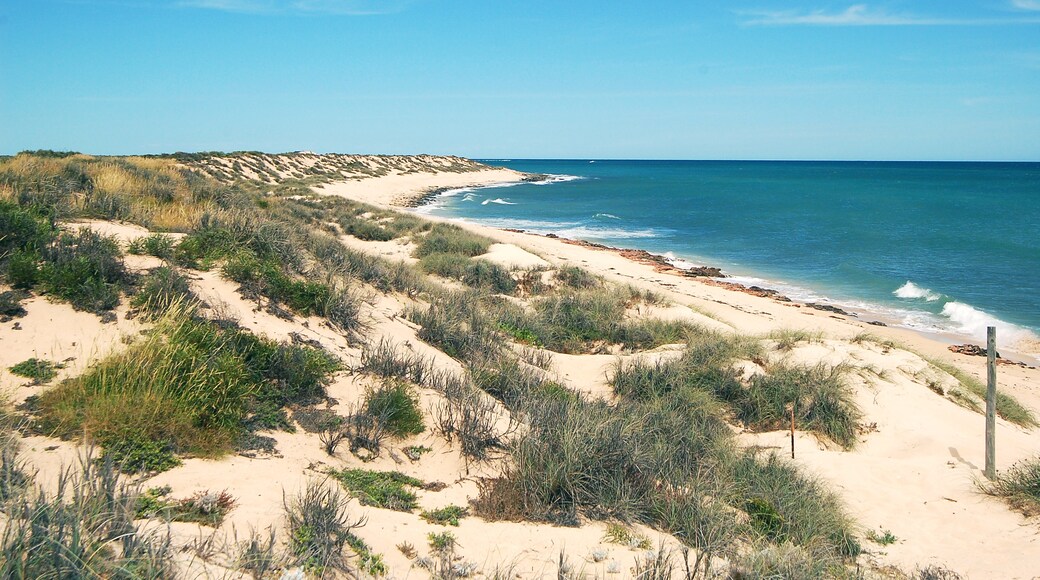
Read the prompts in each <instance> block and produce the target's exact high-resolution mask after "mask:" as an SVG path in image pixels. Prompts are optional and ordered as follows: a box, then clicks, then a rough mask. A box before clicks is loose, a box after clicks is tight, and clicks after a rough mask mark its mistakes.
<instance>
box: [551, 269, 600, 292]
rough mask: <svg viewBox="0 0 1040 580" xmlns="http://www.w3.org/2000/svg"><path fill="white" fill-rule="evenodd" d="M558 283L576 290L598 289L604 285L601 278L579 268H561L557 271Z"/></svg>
mask: <svg viewBox="0 0 1040 580" xmlns="http://www.w3.org/2000/svg"><path fill="white" fill-rule="evenodd" d="M556 281H557V282H560V283H561V284H563V285H564V286H567V287H568V288H574V289H576V290H585V289H588V288H597V287H599V286H602V285H603V281H602V280H601V279H600V278H599V277H597V276H595V275H593V274H591V273H590V272H589V271H588V270H584V269H582V268H579V267H577V266H563V267H561V268H560V269H559V270H557V271H556Z"/></svg>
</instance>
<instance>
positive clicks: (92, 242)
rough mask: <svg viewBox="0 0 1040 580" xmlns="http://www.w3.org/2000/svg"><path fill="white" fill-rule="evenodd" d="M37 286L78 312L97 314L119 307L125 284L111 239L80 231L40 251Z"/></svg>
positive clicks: (125, 277) (120, 261)
mask: <svg viewBox="0 0 1040 580" xmlns="http://www.w3.org/2000/svg"><path fill="white" fill-rule="evenodd" d="M42 260H43V261H42V263H41V265H40V270H39V280H40V285H41V286H42V288H43V290H44V291H45V292H47V293H49V294H52V295H54V296H57V297H59V298H61V299H63V300H67V301H68V302H69V303H71V304H72V306H73V307H75V308H76V309H78V310H86V311H88V312H101V311H105V310H111V309H113V308H115V307H116V306H117V305H118V304H119V294H120V290H121V288H122V286H123V285H124V283H125V282H126V280H127V273H126V269H125V268H124V266H123V260H122V258H121V257H120V252H119V244H118V242H116V240H115V238H110V237H104V236H102V235H100V234H97V233H95V232H93V231H91V230H89V229H86V228H83V229H81V230H79V232H78V233H75V234H71V233H63V234H61V235H60V236H59V237H58V239H57V240H55V242H54V243H53V244H51V245H49V246H47V247H45V248H44V249H43V251H42Z"/></svg>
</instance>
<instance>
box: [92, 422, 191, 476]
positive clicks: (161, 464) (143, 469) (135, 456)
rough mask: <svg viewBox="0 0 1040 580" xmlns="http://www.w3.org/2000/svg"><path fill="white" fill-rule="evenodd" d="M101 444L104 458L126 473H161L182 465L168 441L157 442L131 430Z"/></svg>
mask: <svg viewBox="0 0 1040 580" xmlns="http://www.w3.org/2000/svg"><path fill="white" fill-rule="evenodd" d="M101 443H102V445H103V446H104V454H103V455H102V457H103V458H104V459H107V460H111V461H112V463H114V464H115V465H116V466H118V467H119V469H120V470H121V471H123V472H125V473H161V472H163V471H166V470H169V469H173V468H174V467H177V466H178V465H180V464H181V461H180V460H179V459H177V458H176V457H175V456H174V454H173V451H174V450H173V445H171V444H170V443H169V442H168V441H155V440H152V439H149V438H147V437H143V436H142V434H140V433H137V432H134V431H132V430H130V429H127V430H125V431H124V432H122V433H114V434H108V435H107V436H105V437H104V438H103V439H102V441H101Z"/></svg>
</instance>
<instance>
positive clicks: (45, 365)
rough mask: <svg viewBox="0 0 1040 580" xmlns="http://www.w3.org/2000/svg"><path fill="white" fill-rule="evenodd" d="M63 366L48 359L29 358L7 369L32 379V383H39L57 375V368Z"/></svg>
mask: <svg viewBox="0 0 1040 580" xmlns="http://www.w3.org/2000/svg"><path fill="white" fill-rule="evenodd" d="M63 366H64V365H61V364H57V363H53V362H51V361H49V360H44V359H39V358H30V359H27V360H23V361H22V362H20V363H18V364H16V365H14V366H13V367H11V368H10V369H8V370H10V371H11V372H12V373H14V374H16V375H18V376H20V377H25V378H27V379H32V381H33V384H35V385H39V384H43V383H46V382H47V381H49V380H51V379H53V378H54V377H56V376H58V369H60V368H62V367H63Z"/></svg>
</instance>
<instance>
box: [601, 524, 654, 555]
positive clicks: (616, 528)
mask: <svg viewBox="0 0 1040 580" xmlns="http://www.w3.org/2000/svg"><path fill="white" fill-rule="evenodd" d="M603 541H604V542H610V543H611V544H617V545H619V546H625V547H626V548H632V549H637V550H649V549H650V548H651V546H652V545H653V544H651V543H650V538H647V537H646V536H644V535H642V534H637V533H636V532H634V531H632V530H631V529H630V528H628V527H625V526H623V525H621V524H618V523H612V524H608V525H607V531H606V532H605V533H604V534H603Z"/></svg>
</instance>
